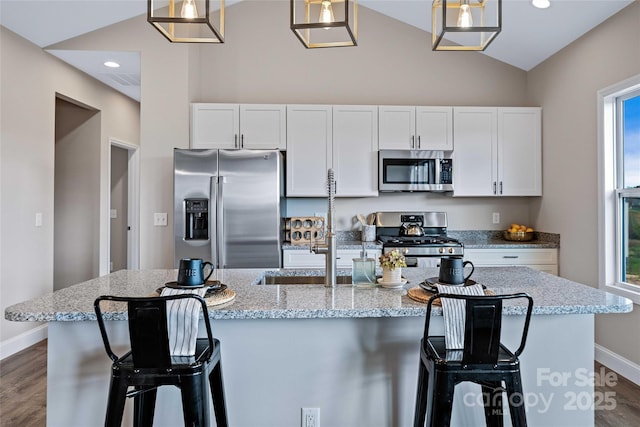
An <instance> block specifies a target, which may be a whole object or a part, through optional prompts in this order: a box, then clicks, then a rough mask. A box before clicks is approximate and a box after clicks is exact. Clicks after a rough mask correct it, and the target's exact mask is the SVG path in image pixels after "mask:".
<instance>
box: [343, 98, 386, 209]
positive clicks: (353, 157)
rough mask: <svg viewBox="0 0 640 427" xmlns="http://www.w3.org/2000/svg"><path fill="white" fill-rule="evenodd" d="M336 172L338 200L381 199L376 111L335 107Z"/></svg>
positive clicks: (366, 107) (368, 108)
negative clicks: (357, 198)
mask: <svg viewBox="0 0 640 427" xmlns="http://www.w3.org/2000/svg"><path fill="white" fill-rule="evenodd" d="M333 170H334V172H335V176H336V196H338V197H363V196H365V197H366V196H377V195H378V109H377V107H375V106H369V105H363V106H334V107H333Z"/></svg>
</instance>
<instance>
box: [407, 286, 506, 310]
mask: <svg viewBox="0 0 640 427" xmlns="http://www.w3.org/2000/svg"><path fill="white" fill-rule="evenodd" d="M484 294H485V295H495V294H496V293H495V292H493V291H492V290H489V289H485V290H484ZM407 295H408V296H409V298H411V299H412V300H414V301H418V302H423V303H425V304H426V303H427V302H429V298H431V297H432V296H433V292H429V291H425V290H424V289H422V288H421V287H419V286H417V287H415V288H411V289H409V290H408V291H407ZM433 305H436V306H438V305H440V300H439V299H437V300H435V301H433Z"/></svg>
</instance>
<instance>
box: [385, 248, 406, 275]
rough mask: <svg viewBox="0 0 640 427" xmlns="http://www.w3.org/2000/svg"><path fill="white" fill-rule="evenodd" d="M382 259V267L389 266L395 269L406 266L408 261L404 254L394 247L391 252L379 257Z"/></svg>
mask: <svg viewBox="0 0 640 427" xmlns="http://www.w3.org/2000/svg"><path fill="white" fill-rule="evenodd" d="M378 260H379V261H380V267H382V268H385V267H386V268H389V269H391V270H395V269H396V268H401V267H406V266H407V263H406V261H405V259H404V255H402V254H401V253H400V251H399V250H397V249H394V250H392V251H391V252H387V253H385V254H382V255H380V257H379V258H378Z"/></svg>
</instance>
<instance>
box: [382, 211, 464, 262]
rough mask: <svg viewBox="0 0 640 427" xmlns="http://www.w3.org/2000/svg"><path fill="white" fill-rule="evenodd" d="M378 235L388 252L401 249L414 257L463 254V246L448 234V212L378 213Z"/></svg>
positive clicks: (408, 255)
mask: <svg viewBox="0 0 640 427" xmlns="http://www.w3.org/2000/svg"><path fill="white" fill-rule="evenodd" d="M376 237H377V239H378V241H379V242H380V243H381V244H382V250H383V252H385V253H386V252H390V251H392V250H394V249H398V250H400V251H401V252H402V253H403V254H404V255H405V257H415V258H419V257H440V256H451V255H456V256H463V255H464V245H463V244H462V243H461V242H460V241H458V240H456V239H454V238H451V237H448V236H447V214H446V212H377V213H376ZM408 261H409V262H411V260H408Z"/></svg>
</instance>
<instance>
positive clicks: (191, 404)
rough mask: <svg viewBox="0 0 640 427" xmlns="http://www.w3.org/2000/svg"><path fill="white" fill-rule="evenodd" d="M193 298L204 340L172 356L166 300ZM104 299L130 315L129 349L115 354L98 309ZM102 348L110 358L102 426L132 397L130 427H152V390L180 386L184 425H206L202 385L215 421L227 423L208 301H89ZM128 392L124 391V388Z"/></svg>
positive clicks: (111, 424) (222, 426) (114, 425)
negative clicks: (121, 306)
mask: <svg viewBox="0 0 640 427" xmlns="http://www.w3.org/2000/svg"><path fill="white" fill-rule="evenodd" d="M184 298H192V299H195V300H197V302H196V303H198V302H199V304H200V306H201V307H202V313H203V314H204V319H205V322H204V323H205V325H206V329H207V338H197V340H196V351H195V355H193V356H171V354H170V350H169V349H170V347H169V334H168V327H167V301H170V300H177V299H184ZM103 301H115V302H124V303H126V304H127V311H128V317H129V337H130V342H131V350H130V351H128V352H127V353H125V354H124V355H122V356H117V355H116V354H114V353H113V351H112V350H111V345H110V343H109V338H108V336H107V331H106V328H105V324H104V318H103V313H102V310H101V308H100V305H101V302H103ZM94 309H95V312H96V316H97V320H98V326H99V327H100V333H101V335H102V340H103V342H104V347H105V350H106V351H107V354H108V355H109V358H111V360H112V361H113V365H112V369H111V385H110V388H109V398H108V403H107V413H106V417H105V426H107V427H120V425H121V423H122V417H123V412H124V404H125V400H126V398H127V397H134V425H135V426H151V425H152V424H153V415H154V411H155V401H156V394H157V388H158V387H160V386H164V385H173V386H176V387H178V388H180V391H181V395H182V407H183V418H184V423H185V426H189V427H192V426H194V427H195V426H209V403H208V396H207V395H208V391H207V387H210V390H211V396H212V400H213V407H214V413H215V417H216V423H217V425H218V426H219V427H227V426H228V421H227V410H226V405H225V398H224V387H223V382H222V366H221V362H220V341H218V340H217V339H215V338H213V336H212V333H211V325H210V324H209V316H208V312H207V304H206V303H205V301H204V299H203V298H202V297H200V296H198V295H194V294H188V293H186V294H180V295H169V296H160V297H149V298H125V297H115V296H101V297H99V298H97V299H96V300H95V302H94ZM130 387H133V390H131V391H129V388H130Z"/></svg>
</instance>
